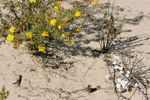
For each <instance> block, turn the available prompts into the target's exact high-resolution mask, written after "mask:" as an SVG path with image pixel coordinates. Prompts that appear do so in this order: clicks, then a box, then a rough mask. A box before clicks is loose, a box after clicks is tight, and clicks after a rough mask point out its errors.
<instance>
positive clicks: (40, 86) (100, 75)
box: [0, 0, 150, 100]
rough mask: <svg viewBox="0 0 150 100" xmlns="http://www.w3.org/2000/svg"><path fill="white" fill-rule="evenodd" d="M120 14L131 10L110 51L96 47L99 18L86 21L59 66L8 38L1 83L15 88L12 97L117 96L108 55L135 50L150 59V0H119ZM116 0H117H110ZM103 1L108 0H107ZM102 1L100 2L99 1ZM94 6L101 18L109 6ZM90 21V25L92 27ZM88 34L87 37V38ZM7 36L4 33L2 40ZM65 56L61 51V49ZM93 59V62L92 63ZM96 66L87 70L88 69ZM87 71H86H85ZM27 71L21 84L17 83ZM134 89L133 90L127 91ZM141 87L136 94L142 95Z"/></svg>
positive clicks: (1, 52) (80, 99) (79, 99)
mask: <svg viewBox="0 0 150 100" xmlns="http://www.w3.org/2000/svg"><path fill="white" fill-rule="evenodd" d="M114 1H115V8H114V14H115V16H116V17H118V18H119V19H122V17H123V16H124V15H125V16H126V21H125V23H124V26H123V29H122V32H121V34H120V35H118V37H117V38H116V39H115V41H116V42H117V41H120V44H119V45H115V42H114V45H115V48H113V49H112V50H111V53H110V54H101V55H100V56H99V57H93V56H92V53H91V50H93V49H97V48H99V44H98V43H97V40H98V38H97V37H96V35H97V33H96V31H95V30H94V28H95V27H96V26H94V24H95V22H92V21H89V22H85V23H83V25H84V29H83V30H82V33H81V34H80V35H79V36H77V39H76V41H75V44H74V45H73V47H68V50H67V49H65V50H66V52H67V55H65V54H62V55H65V56H63V61H62V62H63V64H60V63H58V66H59V65H61V67H60V68H58V69H53V68H50V67H48V68H45V67H42V64H41V62H40V61H41V59H40V58H39V57H36V56H33V55H32V54H30V53H29V52H28V51H27V50H26V49H25V48H24V47H23V46H21V47H20V48H19V49H18V50H16V49H14V48H13V47H12V44H11V43H10V42H8V41H6V42H2V43H1V45H0V88H1V87H2V86H4V85H5V87H6V90H8V91H10V95H9V96H8V98H7V100H117V96H116V94H115V93H114V89H113V84H112V82H111V80H108V79H106V75H107V74H108V73H109V72H108V70H107V67H106V63H105V62H104V61H103V60H104V59H105V58H108V57H109V58H111V59H114V56H115V55H119V56H123V55H122V53H124V52H126V53H128V54H129V55H130V52H129V50H130V51H134V53H135V54H138V55H140V57H141V58H142V57H143V58H144V59H143V62H144V64H145V65H146V66H147V67H149V65H150V61H149V58H150V46H149V45H150V39H149V38H150V35H149V34H150V26H149V25H150V10H149V9H150V6H149V5H150V0H114ZM110 2H111V3H112V0H110ZM101 3H102V5H103V6H105V5H106V3H108V2H107V0H101ZM99 7H100V6H99ZM99 7H96V8H94V9H93V14H94V16H95V17H96V18H97V19H98V18H100V16H101V15H102V14H101V13H100V14H99V12H96V11H100V12H103V11H105V10H106V9H105V8H99ZM86 25H87V27H86ZM81 36H82V38H81ZM2 40H3V39H2V38H1V41H2ZM57 56H58V57H59V54H57ZM91 65H92V67H91ZM89 68H91V69H90V70H89V71H88V73H87V74H86V72H87V70H88V69H89ZM85 74H86V75H85ZM19 75H22V82H21V84H20V86H18V85H17V84H12V83H14V82H16V81H17V79H18V78H19ZM89 84H90V85H92V88H97V87H101V89H98V90H96V91H94V92H92V93H89V92H87V91H86V90H84V89H85V88H86V87H87V86H88V85H89ZM126 95H131V93H126ZM141 98H142V95H141V94H139V93H138V92H137V93H136V94H135V96H134V97H133V99H132V100H141Z"/></svg>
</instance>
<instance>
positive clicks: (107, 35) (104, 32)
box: [98, 12, 124, 53]
mask: <svg viewBox="0 0 150 100" xmlns="http://www.w3.org/2000/svg"><path fill="white" fill-rule="evenodd" d="M123 22H124V18H123V20H122V21H121V23H120V24H119V25H118V26H116V25H115V18H114V16H113V14H112V13H111V14H109V13H108V12H105V13H104V17H103V22H102V24H100V25H99V28H98V29H99V31H98V33H99V35H100V41H99V44H100V52H101V53H107V52H108V50H109V49H110V46H111V44H112V42H113V40H114V39H115V38H116V36H117V35H118V34H119V33H120V30H121V28H122V25H123Z"/></svg>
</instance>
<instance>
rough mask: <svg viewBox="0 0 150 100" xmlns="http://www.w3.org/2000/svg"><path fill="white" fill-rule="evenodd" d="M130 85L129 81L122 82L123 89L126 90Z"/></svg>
mask: <svg viewBox="0 0 150 100" xmlns="http://www.w3.org/2000/svg"><path fill="white" fill-rule="evenodd" d="M127 84H128V81H121V85H122V88H123V89H125V88H126V86H127Z"/></svg>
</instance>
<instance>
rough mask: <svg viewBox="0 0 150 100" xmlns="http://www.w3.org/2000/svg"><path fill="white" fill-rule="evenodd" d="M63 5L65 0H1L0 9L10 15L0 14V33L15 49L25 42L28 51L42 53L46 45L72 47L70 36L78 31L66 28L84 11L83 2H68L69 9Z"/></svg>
mask: <svg viewBox="0 0 150 100" xmlns="http://www.w3.org/2000/svg"><path fill="white" fill-rule="evenodd" d="M63 2H65V0H60V1H58V0H17V1H16V0H14V1H12V0H5V1H3V4H4V6H3V8H4V9H7V10H9V12H10V14H6V15H4V14H2V12H1V13H0V18H1V24H2V28H1V29H0V31H1V33H2V35H3V36H6V39H7V40H8V41H10V42H12V43H14V46H15V47H16V46H17V47H18V46H19V45H20V44H21V43H22V42H25V43H26V46H27V47H28V48H29V49H30V50H36V51H40V52H44V51H45V50H46V43H49V42H53V43H57V44H59V43H65V44H66V43H68V44H70V45H73V43H74V41H73V37H74V36H75V33H79V32H81V28H80V27H73V28H71V29H70V28H69V24H71V23H72V22H73V21H75V20H76V19H81V18H84V16H85V15H86V9H85V6H84V2H74V1H72V2H70V4H71V5H72V8H71V9H65V8H64V7H63V5H62V3H63ZM90 3H91V2H90ZM96 4H97V3H96ZM97 5H98V4H97ZM68 28H69V30H66V29H68ZM70 30H71V31H70Z"/></svg>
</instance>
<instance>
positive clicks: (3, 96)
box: [0, 86, 9, 100]
mask: <svg viewBox="0 0 150 100" xmlns="http://www.w3.org/2000/svg"><path fill="white" fill-rule="evenodd" d="M8 95H9V91H6V89H5V86H3V87H2V91H0V100H5V99H6V98H7V97H8Z"/></svg>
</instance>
